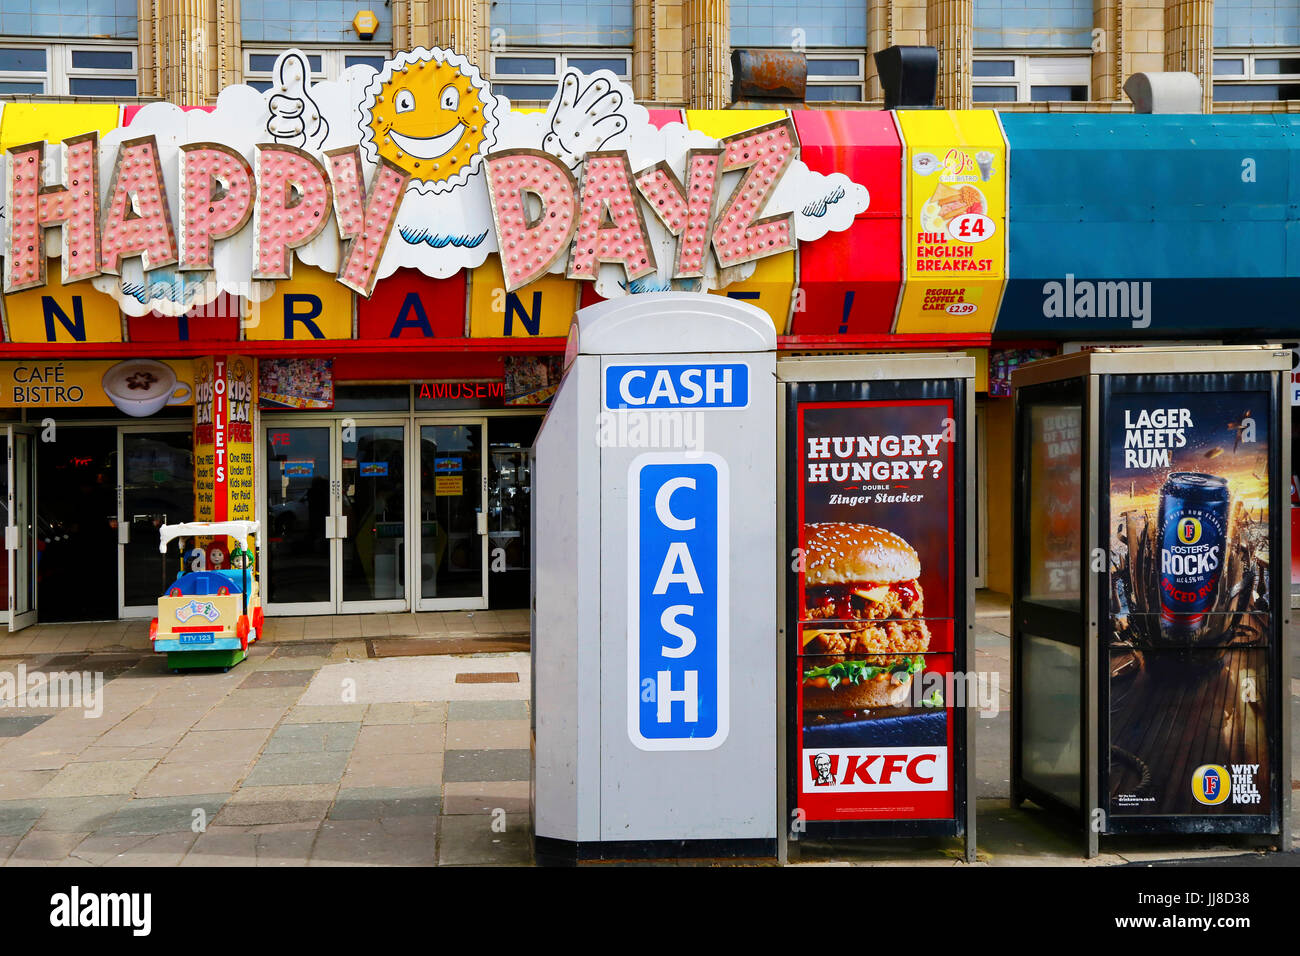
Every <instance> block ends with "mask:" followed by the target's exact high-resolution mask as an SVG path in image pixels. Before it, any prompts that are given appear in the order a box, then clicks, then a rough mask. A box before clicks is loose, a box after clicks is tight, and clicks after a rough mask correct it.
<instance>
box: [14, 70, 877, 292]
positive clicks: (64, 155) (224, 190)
mask: <svg viewBox="0 0 1300 956" xmlns="http://www.w3.org/2000/svg"><path fill="white" fill-rule="evenodd" d="M273 77H274V80H273V82H272V85H271V87H270V88H269V89H268V90H266V91H265V92H261V91H258V90H256V89H253V88H252V87H249V86H235V87H230V88H227V89H226V90H224V91H222V93H221V95H220V96H219V98H218V100H217V103H216V106H215V108H213V109H212V110H210V111H205V110H183V109H181V108H179V107H177V106H173V105H171V104H167V103H156V104H150V105H148V106H146V107H144V108H142V109H140V110H139V112H138V113H136V114H135V116H134V118H133V119H132V121H131V122H130V124H129V125H127V126H123V127H118V128H115V129H113V130H111V131H110V132H108V133H106V134H104V135H103V136H102V137H101V136H100V135H99V134H98V133H96V132H93V131H92V132H87V133H84V134H80V135H76V136H72V137H69V138H67V139H64V140H63V141H62V142H58V143H46V142H33V143H27V144H24V145H18V146H13V147H10V148H9V149H7V150H6V151H5V153H6V154H5V161H6V162H5V174H4V189H5V204H6V215H7V218H6V220H5V222H6V223H7V229H8V234H7V236H6V238H5V241H4V246H3V248H4V253H5V264H4V289H5V292H6V293H12V292H18V291H21V290H24V289H32V288H39V287H41V286H43V285H45V284H46V282H47V277H48V269H49V268H50V266H49V264H48V259H49V258H50V257H53V256H58V257H59V258H60V260H61V263H60V266H59V268H60V270H61V277H62V281H63V282H64V283H70V282H78V281H89V282H92V283H93V284H94V285H95V287H96V288H98V289H100V290H101V291H104V292H106V293H108V294H109V295H111V296H113V298H114V299H116V300H117V302H118V303H119V304H120V306H121V308H122V310H123V311H124V312H126V313H127V314H128V315H131V316H140V315H145V314H147V313H149V312H152V311H156V312H160V313H162V314H165V315H179V314H183V313H185V312H188V311H189V310H191V309H193V308H195V307H197V306H201V305H206V304H207V303H209V302H212V301H213V300H215V299H216V298H217V296H219V295H221V294H222V293H228V294H231V295H240V296H244V297H246V298H249V299H252V300H254V301H262V300H264V299H266V298H267V297H268V296H269V295H270V294H271V292H272V291H273V289H274V286H275V283H276V282H277V281H282V280H286V279H290V278H292V275H293V266H294V262H295V260H297V261H300V262H303V263H305V264H306V265H310V266H314V267H317V268H320V269H323V270H325V271H327V272H330V273H332V274H334V275H335V276H336V277H337V280H338V281H339V282H340V283H342V284H343V285H344V286H346V287H348V288H349V289H352V290H354V291H355V292H357V293H359V294H360V295H362V296H367V297H368V296H369V295H370V294H371V292H372V291H373V290H374V287H375V283H376V282H377V281H378V280H379V279H380V278H383V277H385V276H388V275H390V274H392V273H393V272H395V271H396V270H397V269H399V268H414V269H418V270H420V271H421V272H423V273H424V274H426V275H428V276H431V277H433V278H445V277H448V276H450V275H452V274H454V273H456V272H458V271H460V270H462V269H472V268H475V267H477V266H480V265H482V264H483V263H484V261H486V259H487V257H488V256H489V255H490V254H491V253H498V254H499V255H500V257H501V261H502V270H503V274H504V283H505V287H506V290H507V291H514V290H516V289H518V288H520V287H521V286H523V285H526V284H528V283H529V282H532V281H535V280H537V279H539V278H541V277H543V276H544V275H546V274H548V273H562V274H563V275H565V276H566V277H568V278H570V279H577V280H586V281H590V282H593V283H595V286H596V291H597V292H598V293H599V294H600V295H603V296H605V297H613V296H617V295H621V294H626V293H629V292H640V291H650V290H654V291H662V290H669V289H687V290H708V289H714V288H721V287H724V286H726V285H728V284H730V283H731V282H733V281H738V280H741V279H744V278H747V277H748V275H750V274H751V273H752V272H753V269H754V263H755V262H757V261H758V260H760V259H763V258H765V257H768V256H773V255H777V254H780V253H784V252H789V251H791V250H793V249H794V248H795V247H796V245H797V243H799V242H809V241H814V240H816V239H819V238H821V237H822V236H823V235H825V234H826V233H827V232H830V231H843V230H845V229H848V228H849V226H850V225H852V223H853V221H854V218H855V217H856V216H857V215H859V214H860V213H862V212H864V211H865V210H866V209H867V206H868V203H869V196H868V193H867V190H866V188H865V187H864V186H862V185H860V184H858V183H855V182H853V181H852V180H850V179H849V178H848V177H847V176H845V175H844V174H842V173H831V174H829V175H823V174H821V173H817V172H814V171H812V170H810V169H809V168H808V167H807V166H806V165H805V164H804V163H803V162H802V161H801V160H800V159H799V141H798V137H797V135H796V132H795V126H794V124H793V122H791V121H790V120H789V119H788V118H786V119H783V120H781V121H778V122H775V123H770V124H767V125H764V126H760V127H758V128H757V129H752V130H748V131H745V132H742V133H739V134H736V135H733V136H727V137H724V138H722V139H714V138H712V137H709V136H707V135H705V134H703V133H701V132H699V131H694V130H690V129H688V128H687V127H686V126H684V125H682V124H680V123H670V124H667V125H665V126H663V127H658V126H656V125H655V124H654V123H652V122H651V120H650V117H649V114H648V113H647V111H646V109H645V108H644V107H642V106H640V105H639V104H637V103H635V102H634V100H633V97H632V90H631V88H630V87H629V86H628V85H627V84H625V83H623V82H621V81H620V80H619V79H618V78H616V77H615V76H614V75H613V74H611V73H608V72H605V71H601V72H597V73H594V74H590V75H584V74H581V73H579V72H577V71H573V70H570V71H569V72H567V73H565V75H564V76H563V77H562V78H561V81H560V83H559V85H558V89H557V92H556V94H555V96H554V98H553V99H552V100H551V102H550V104H549V106H548V108H547V109H546V110H545V111H544V112H535V113H523V112H516V111H513V110H511V108H510V103H509V101H508V100H507V99H506V98H505V97H503V96H500V95H498V94H496V93H494V92H492V89H491V85H490V84H489V82H488V81H487V80H485V79H484V78H483V77H482V76H481V75H480V73H479V71H478V69H477V68H476V67H475V66H474V65H473V64H471V63H470V62H469V61H468V60H467V59H466V58H465V57H463V56H461V55H460V54H458V53H455V52H453V51H449V50H442V49H436V48H435V49H425V48H418V49H415V50H411V51H407V52H402V53H398V54H395V55H394V56H393V57H392V59H390V60H388V61H387V62H386V63H385V64H384V66H383V69H381V70H379V71H375V70H374V69H373V68H371V67H369V66H357V67H352V68H350V69H348V70H347V71H345V72H344V73H343V74H342V75H341V76H340V77H339V79H338V80H336V81H330V82H324V83H312V82H311V80H310V71H309V69H308V66H307V60H306V57H305V56H304V55H303V54H302V53H301V52H300V51H297V50H289V51H286V52H285V53H283V54H281V56H280V57H279V58H278V59H277V62H276V67H275V70H274V73H273ZM331 221H332V223H333V225H332V226H331Z"/></svg>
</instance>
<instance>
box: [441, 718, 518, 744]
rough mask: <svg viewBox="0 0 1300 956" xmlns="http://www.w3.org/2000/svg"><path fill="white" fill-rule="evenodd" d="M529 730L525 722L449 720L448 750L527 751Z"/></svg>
mask: <svg viewBox="0 0 1300 956" xmlns="http://www.w3.org/2000/svg"><path fill="white" fill-rule="evenodd" d="M530 743H531V730H530V728H529V725H528V721H526V720H449V721H448V722H447V749H448V750H527V749H528V748H529V744H530Z"/></svg>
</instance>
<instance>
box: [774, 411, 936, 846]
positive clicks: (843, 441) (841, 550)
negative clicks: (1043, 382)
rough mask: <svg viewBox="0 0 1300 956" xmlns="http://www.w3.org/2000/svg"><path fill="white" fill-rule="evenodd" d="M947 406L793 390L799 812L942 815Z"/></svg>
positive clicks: (828, 816) (832, 816)
mask: <svg viewBox="0 0 1300 956" xmlns="http://www.w3.org/2000/svg"><path fill="white" fill-rule="evenodd" d="M953 406H954V403H953V401H952V400H951V399H947V398H944V399H924V400H891V401H857V402H804V403H800V404H799V405H798V406H797V410H796V412H795V415H796V421H797V429H796V430H797V441H798V452H797V457H796V461H797V464H798V467H799V478H798V481H797V484H796V497H797V512H798V528H799V551H798V552H797V553H796V557H795V560H794V565H793V568H792V570H793V571H794V574H795V576H796V578H797V582H798V586H797V588H795V589H794V591H793V592H792V594H793V595H794V596H796V598H797V602H798V603H797V606H796V608H795V610H794V614H793V617H794V621H795V626H794V629H793V631H792V635H793V639H794V640H795V641H797V642H798V643H797V646H796V648H795V649H794V659H795V662H796V667H795V670H794V674H793V676H792V680H793V681H794V683H795V686H794V688H793V689H792V695H791V696H792V698H793V699H794V701H795V708H794V712H793V713H794V715H795V720H796V723H797V726H795V727H792V728H791V732H792V735H796V736H797V744H796V747H795V753H796V755H797V759H798V768H797V770H796V771H795V772H797V773H798V783H797V786H796V787H795V794H796V798H797V806H798V807H799V809H801V810H802V811H803V812H804V813H805V814H806V817H805V819H807V820H808V821H831V822H837V821H862V820H900V819H910V820H933V819H942V818H951V817H953V815H954V805H955V801H954V791H953V780H954V770H953V714H952V711H951V701H950V700H949V699H948V698H949V694H950V689H951V684H952V682H951V676H950V675H951V674H952V671H953V651H954V648H953V640H954V636H953V630H954V628H953V588H952V580H953V571H954V551H953V534H954V518H953V513H954V492H953V489H954V476H953V469H954V457H953V451H954V448H955V442H956V441H957V439H958V435H957V428H956V424H955V417H954V407H953Z"/></svg>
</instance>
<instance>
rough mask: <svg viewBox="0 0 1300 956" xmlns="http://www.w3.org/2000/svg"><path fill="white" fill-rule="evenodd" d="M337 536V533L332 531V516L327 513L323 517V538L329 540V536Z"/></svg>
mask: <svg viewBox="0 0 1300 956" xmlns="http://www.w3.org/2000/svg"><path fill="white" fill-rule="evenodd" d="M337 537H338V535H336V534H335V533H334V518H333V517H332V516H329V515H327V516H326V517H325V538H326V540H329V539H331V538H337Z"/></svg>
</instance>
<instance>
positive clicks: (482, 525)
mask: <svg viewBox="0 0 1300 956" xmlns="http://www.w3.org/2000/svg"><path fill="white" fill-rule="evenodd" d="M476 517H477V518H478V533H479V534H487V533H488V526H487V514H485V513H484V512H482V511H480V512H478V513H477V514H476Z"/></svg>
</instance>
